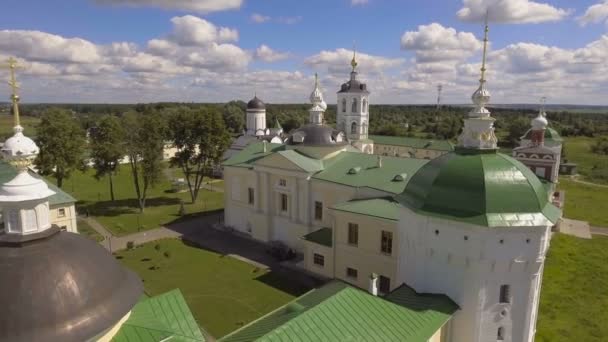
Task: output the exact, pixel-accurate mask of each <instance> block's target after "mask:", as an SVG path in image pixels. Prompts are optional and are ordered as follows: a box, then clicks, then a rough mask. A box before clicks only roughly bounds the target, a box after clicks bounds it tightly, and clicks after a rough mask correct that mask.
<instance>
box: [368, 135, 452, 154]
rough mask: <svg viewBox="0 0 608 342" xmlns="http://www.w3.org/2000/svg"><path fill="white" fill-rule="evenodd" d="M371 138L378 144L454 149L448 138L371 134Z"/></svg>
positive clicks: (444, 149) (428, 148)
mask: <svg viewBox="0 0 608 342" xmlns="http://www.w3.org/2000/svg"><path fill="white" fill-rule="evenodd" d="M369 138H370V139H371V140H373V141H374V142H375V143H376V144H382V145H394V146H406V147H412V148H417V149H426V150H437V151H446V152H450V151H454V145H452V143H450V142H449V141H447V140H432V139H422V138H410V137H396V136H388V135H370V136H369Z"/></svg>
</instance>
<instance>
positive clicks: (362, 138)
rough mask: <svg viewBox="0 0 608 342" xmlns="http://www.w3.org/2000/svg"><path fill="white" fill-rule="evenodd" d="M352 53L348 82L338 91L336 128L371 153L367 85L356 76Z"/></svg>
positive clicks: (353, 143)
mask: <svg viewBox="0 0 608 342" xmlns="http://www.w3.org/2000/svg"><path fill="white" fill-rule="evenodd" d="M356 57H357V56H356V52H355V51H353V59H352V60H351V62H350V65H351V67H352V71H351V72H350V80H349V81H348V82H346V83H344V84H342V86H341V87H340V91H338V105H337V113H336V122H337V126H338V127H337V128H338V129H339V130H341V131H343V132H344V133H345V134H346V137H347V139H348V140H349V141H350V142H351V144H352V145H353V146H355V147H357V148H358V149H359V150H361V151H362V152H365V153H372V152H373V145H372V143H371V141H369V140H368V139H367V134H368V127H369V91H368V90H367V85H366V84H365V83H361V82H360V81H359V80H358V78H357V76H358V72H357V65H358V64H357V58H356Z"/></svg>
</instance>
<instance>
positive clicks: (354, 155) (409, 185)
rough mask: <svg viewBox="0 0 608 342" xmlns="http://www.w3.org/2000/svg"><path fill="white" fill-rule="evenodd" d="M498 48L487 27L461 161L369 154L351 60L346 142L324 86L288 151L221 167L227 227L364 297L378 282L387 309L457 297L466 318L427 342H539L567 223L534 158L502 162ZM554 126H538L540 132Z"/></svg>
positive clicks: (341, 117) (253, 151)
mask: <svg viewBox="0 0 608 342" xmlns="http://www.w3.org/2000/svg"><path fill="white" fill-rule="evenodd" d="M487 41H488V40H487V27H486V35H485V38H484V55H483V63H482V68H481V79H480V83H479V87H478V88H477V90H476V91H475V92H474V93H473V96H472V101H473V104H474V108H473V109H472V110H471V111H470V112H469V114H468V116H467V117H466V119H465V122H464V128H463V132H462V134H461V135H460V137H459V139H458V145H457V146H456V147H455V148H454V150H453V151H451V152H445V153H442V154H440V155H439V156H437V157H436V158H434V159H431V160H429V159H417V158H399V157H391V156H380V155H373V154H371V153H373V149H374V145H373V142H371V141H370V140H368V135H367V130H368V126H369V98H368V96H369V92H368V90H367V87H366V86H365V84H363V83H361V82H360V81H358V79H357V72H356V70H355V68H356V66H357V65H356V61H355V60H354V58H353V62H352V66H353V71H352V72H351V77H350V80H349V81H348V82H347V83H345V84H343V85H342V87H341V89H340V91H339V92H338V104H337V109H338V115H337V129H336V128H333V127H331V126H328V125H326V124H324V121H323V112H324V111H325V109H326V107H327V106H326V104H325V102H324V100H323V96H322V93H321V90H320V88H319V84H318V81H317V82H316V83H315V88H314V90H313V92H312V94H311V96H310V100H311V104H312V107H311V109H310V123H309V124H306V125H304V126H302V127H300V128H299V129H297V130H295V131H294V132H291V134H290V135H289V138H288V139H286V140H285V142H284V143H282V144H274V143H268V142H266V141H263V142H258V143H254V144H250V145H248V146H246V147H245V148H244V149H242V150H241V151H239V152H238V153H235V154H234V155H233V156H232V157H231V158H230V159H228V160H227V161H226V162H225V163H224V178H225V193H226V196H225V224H226V225H228V226H230V227H233V228H234V229H235V230H237V231H240V232H242V233H243V234H248V235H250V236H251V238H253V239H257V240H260V241H264V242H268V241H272V240H280V241H283V242H285V243H286V244H288V245H289V246H291V247H292V248H294V249H296V250H297V251H298V252H299V253H300V254H301V255H302V256H303V261H302V262H301V265H302V267H304V268H305V269H306V270H307V271H309V272H312V273H315V274H318V275H320V276H322V277H325V278H329V279H338V280H340V281H342V282H345V283H347V284H352V285H353V286H355V287H358V288H363V289H365V288H368V286H369V284H370V277H371V278H372V279H377V282H378V289H377V290H378V293H379V294H380V295H383V296H385V297H384V298H391V297H394V296H395V294H394V293H395V291H398V290H399V289H402V287H403V286H408V287H410V288H411V289H413V291H415V293H418V294H443V295H446V296H448V297H449V298H450V299H451V300H452V301H453V302H454V303H455V304H456V305H457V307H458V309H457V310H456V311H455V312H453V313H450V318H449V320H448V321H447V322H445V323H442V324H443V325H441V326H440V327H438V328H437V329H438V330H437V331H436V332H435V331H434V332H433V334H432V336H431V335H428V336H427V337H425V340H428V341H445V342H463V341H472V342H473V341H474V342H486V341H513V342H516V341H517V342H519V341H525V342H532V341H534V335H535V331H536V315H537V312H538V302H539V295H540V288H541V281H542V275H543V267H544V261H545V255H546V252H547V250H548V247H549V240H550V232H551V228H552V227H553V226H554V225H555V224H556V223H557V222H558V220H559V218H560V217H561V211H560V210H559V209H558V208H557V207H556V206H554V205H553V204H552V203H551V200H550V199H551V193H552V191H551V187H547V186H545V185H544V184H543V183H542V182H541V180H540V179H539V177H538V176H545V177H547V178H548V179H550V180H552V181H555V179H552V178H551V175H552V173H551V172H549V173H547V172H546V170H545V171H544V173H543V175H541V174H540V171H535V172H533V171H532V170H531V169H530V168H529V167H528V166H526V165H524V164H523V163H522V162H520V161H518V160H517V159H520V158H524V159H528V157H527V154H526V153H528V152H526V151H527V150H525V151H524V150H523V149H522V150H521V151H520V150H517V149H516V151H514V157H516V158H517V159H515V158H513V157H511V156H507V155H504V154H501V153H499V151H498V148H497V138H496V136H495V134H494V121H495V119H494V118H492V116H491V113H490V112H489V111H488V109H487V108H486V105H487V104H488V103H489V101H490V92H489V91H488V89H487V87H486V80H485V71H486V47H487ZM541 117H543V116H542V115H541ZM541 121H542V120H541ZM545 121H546V120H545ZM534 125H536V126H534ZM543 127H544V128H547V126H546V124H545V123H544V122H542V123H540V122H536V121H535V122H534V123H533V129H532V130H533V131H536V130H542V129H543ZM542 133H543V134H544V131H543V132H542ZM538 134H540V133H534V134H532V135H533V136H534V137H536V136H537V135H538ZM532 145H533V146H529V145H526V146H525V148H536V149H537V148H542V147H543V146H542V143H540V142H538V140H537V138H533V139H532ZM534 159H536V158H534ZM540 159H541V160H544V159H543V158H540ZM546 160H547V161H548V160H549V159H546ZM552 160H558V161H559V156H555V155H554V156H553V159H552ZM527 165H529V164H527ZM537 170H538V169H537ZM552 170H553V169H552ZM537 175H538V176H537ZM391 294H393V295H391ZM389 300H390V299H389ZM279 333H280V332H277V334H279ZM303 333H304V332H303ZM309 333H310V332H309ZM279 336H280V335H279ZM425 336H426V335H425ZM421 340H422V339H421Z"/></svg>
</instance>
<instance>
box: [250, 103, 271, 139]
mask: <svg viewBox="0 0 608 342" xmlns="http://www.w3.org/2000/svg"><path fill="white" fill-rule="evenodd" d="M246 134H247V135H249V136H261V135H267V134H268V130H267V129H266V105H265V104H264V102H262V100H260V99H259V98H258V96H257V95H256V96H254V97H253V99H251V100H250V101H249V102H248V103H247V132H246Z"/></svg>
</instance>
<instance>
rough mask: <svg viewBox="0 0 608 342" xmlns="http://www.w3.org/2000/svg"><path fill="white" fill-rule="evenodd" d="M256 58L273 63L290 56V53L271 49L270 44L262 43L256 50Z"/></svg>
mask: <svg viewBox="0 0 608 342" xmlns="http://www.w3.org/2000/svg"><path fill="white" fill-rule="evenodd" d="M255 58H257V59H259V60H261V61H264V62H268V63H272V62H277V61H280V60H283V59H287V58H289V53H287V52H278V51H275V50H273V49H271V48H270V47H269V46H268V45H265V44H262V45H260V46H259V47H258V48H257V49H256V50H255Z"/></svg>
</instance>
